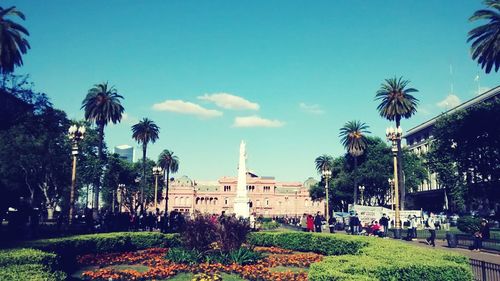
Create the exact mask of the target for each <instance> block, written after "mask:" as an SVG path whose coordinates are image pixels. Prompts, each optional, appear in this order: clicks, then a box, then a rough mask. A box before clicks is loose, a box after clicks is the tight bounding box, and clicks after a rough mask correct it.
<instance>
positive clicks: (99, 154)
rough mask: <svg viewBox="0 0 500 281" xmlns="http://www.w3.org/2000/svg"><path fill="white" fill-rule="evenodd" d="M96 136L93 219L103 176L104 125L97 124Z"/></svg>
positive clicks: (97, 208) (96, 209)
mask: <svg viewBox="0 0 500 281" xmlns="http://www.w3.org/2000/svg"><path fill="white" fill-rule="evenodd" d="M98 135H99V147H98V149H97V157H98V159H99V172H98V173H99V174H98V175H97V178H96V184H95V185H94V205H93V208H94V210H93V213H94V217H97V215H98V213H99V190H100V188H101V184H102V175H103V169H102V166H103V163H104V159H103V158H104V157H103V146H104V123H103V122H99V124H98Z"/></svg>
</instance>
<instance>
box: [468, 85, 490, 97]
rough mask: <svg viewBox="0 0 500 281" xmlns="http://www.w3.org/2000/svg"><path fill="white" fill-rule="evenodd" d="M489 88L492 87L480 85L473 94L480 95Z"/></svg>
mask: <svg viewBox="0 0 500 281" xmlns="http://www.w3.org/2000/svg"><path fill="white" fill-rule="evenodd" d="M489 90H491V88H490V87H479V89H475V90H474V91H472V95H474V96H478V95H480V94H483V93H484V92H486V91H489Z"/></svg>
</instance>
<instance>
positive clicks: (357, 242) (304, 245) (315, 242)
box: [248, 231, 368, 255]
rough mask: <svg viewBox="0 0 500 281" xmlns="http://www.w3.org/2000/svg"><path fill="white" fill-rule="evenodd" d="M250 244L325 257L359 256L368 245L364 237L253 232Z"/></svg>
mask: <svg viewBox="0 0 500 281" xmlns="http://www.w3.org/2000/svg"><path fill="white" fill-rule="evenodd" d="M248 242H249V243H250V244H253V245H255V246H277V247H281V248H284V249H290V250H296V251H303V252H315V253H319V254H323V255H347V254H357V253H358V252H359V250H360V249H361V248H363V247H365V246H367V245H368V242H367V241H366V239H363V237H352V236H346V235H331V234H327V233H324V234H322V233H321V234H320V233H309V232H296V231H294V232H291V231H290V232H289V231H285V232H253V233H250V235H249V237H248Z"/></svg>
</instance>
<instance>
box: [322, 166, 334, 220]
mask: <svg viewBox="0 0 500 281" xmlns="http://www.w3.org/2000/svg"><path fill="white" fill-rule="evenodd" d="M321 174H322V175H323V177H324V178H325V193H326V214H325V219H326V222H327V223H328V219H329V216H330V209H329V208H328V201H329V200H328V199H329V197H328V179H329V178H330V177H331V176H332V171H331V170H330V169H327V168H325V169H323V170H322V171H321Z"/></svg>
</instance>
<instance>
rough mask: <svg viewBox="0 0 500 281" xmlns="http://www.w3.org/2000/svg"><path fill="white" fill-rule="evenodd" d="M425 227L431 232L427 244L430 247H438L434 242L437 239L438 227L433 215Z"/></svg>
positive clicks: (430, 215)
mask: <svg viewBox="0 0 500 281" xmlns="http://www.w3.org/2000/svg"><path fill="white" fill-rule="evenodd" d="M425 227H426V228H427V230H429V233H430V234H431V236H429V237H428V238H427V239H425V241H426V242H427V244H428V245H431V246H432V247H436V244H435V243H434V240H435V239H436V225H435V220H434V214H433V213H430V214H429V217H428V218H427V221H426V223H425Z"/></svg>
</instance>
